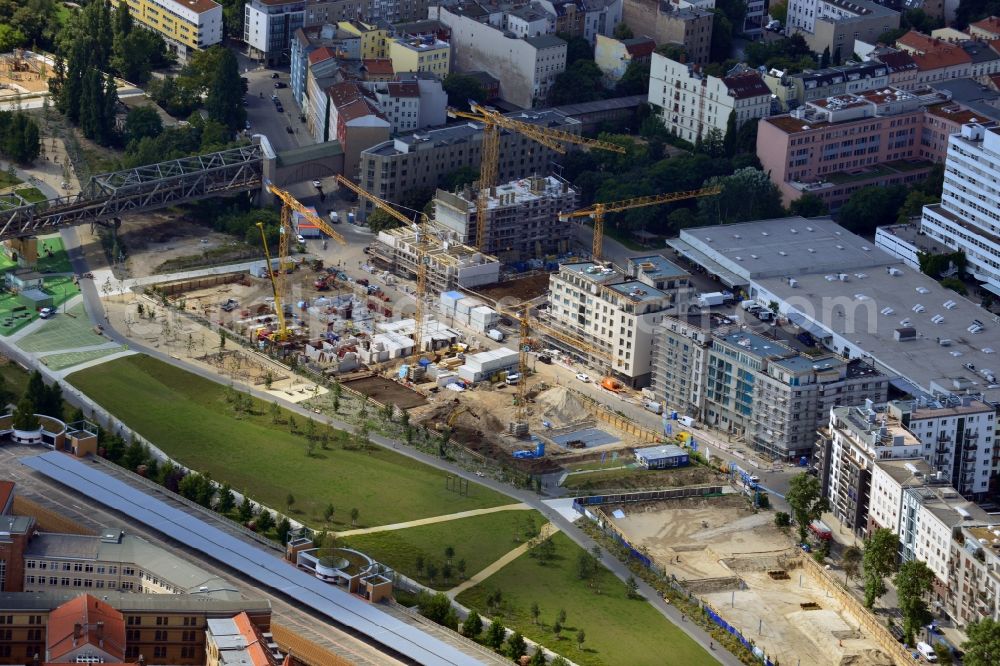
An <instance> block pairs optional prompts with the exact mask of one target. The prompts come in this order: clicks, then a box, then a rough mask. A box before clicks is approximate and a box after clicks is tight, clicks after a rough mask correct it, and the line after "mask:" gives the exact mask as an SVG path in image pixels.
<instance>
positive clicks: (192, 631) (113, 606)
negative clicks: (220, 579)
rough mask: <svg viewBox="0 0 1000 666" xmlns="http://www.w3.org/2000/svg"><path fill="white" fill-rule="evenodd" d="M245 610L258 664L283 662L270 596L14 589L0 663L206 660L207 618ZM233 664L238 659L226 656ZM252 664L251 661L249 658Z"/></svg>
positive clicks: (7, 599) (186, 664)
mask: <svg viewBox="0 0 1000 666" xmlns="http://www.w3.org/2000/svg"><path fill="white" fill-rule="evenodd" d="M236 616H241V617H242V618H243V619H241V623H245V624H244V626H246V627H247V630H248V631H249V627H253V631H254V632H255V634H256V635H257V636H258V641H259V643H260V646H261V647H262V648H263V650H262V651H261V652H262V654H261V655H260V656H261V658H262V659H263V661H255V662H252V663H255V664H259V665H260V666H277V665H278V664H282V663H284V662H285V656H284V655H282V654H281V653H280V651H279V649H278V647H277V645H276V644H275V643H274V641H273V639H272V638H271V636H270V634H269V633H268V631H269V629H270V623H271V605H270V602H268V601H267V600H265V599H248V600H244V599H235V600H231V601H224V600H219V599H206V598H199V599H195V598H193V597H190V596H184V595H171V594H166V595H163V594H128V593H120V592H102V593H101V594H96V593H94V594H93V595H91V594H87V593H80V592H69V591H53V592H33V593H27V592H23V593H22V592H13V593H2V594H0V617H3V618H4V620H5V622H4V625H5V626H4V636H5V639H4V640H3V642H2V645H3V646H4V648H5V649H3V650H0V664H31V663H38V662H33V659H34V658H35V655H40V656H42V655H44V663H47V664H55V663H78V664H79V663H91V664H92V663H135V662H136V660H137V659H138V657H139V656H140V655H142V657H143V659H144V660H145V663H146V664H150V665H151V666H152V665H157V664H164V665H166V664H170V665H172V666H195V665H198V666H200V665H203V664H205V663H206V662H205V659H206V647H207V644H208V640H207V634H208V625H209V623H210V622H213V621H215V620H218V619H229V618H232V617H236ZM224 663H227V664H228V663H233V662H224ZM245 663H251V662H245Z"/></svg>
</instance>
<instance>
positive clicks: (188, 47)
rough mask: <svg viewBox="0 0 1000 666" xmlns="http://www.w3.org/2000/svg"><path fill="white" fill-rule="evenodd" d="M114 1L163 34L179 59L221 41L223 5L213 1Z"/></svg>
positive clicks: (154, 30) (133, 17) (151, 28)
mask: <svg viewBox="0 0 1000 666" xmlns="http://www.w3.org/2000/svg"><path fill="white" fill-rule="evenodd" d="M115 4H116V5H117V7H118V9H119V10H122V9H125V10H127V11H128V13H129V14H131V15H132V20H134V21H135V22H136V23H138V24H139V25H141V26H142V27H144V28H146V29H148V30H152V31H153V32H155V33H157V34H159V35H160V36H161V37H163V39H164V40H165V41H166V42H167V48H169V49H170V50H171V51H173V52H174V53H176V54H177V55H178V57H179V58H180V59H181V60H182V61H185V60H187V58H188V57H189V56H190V54H191V51H197V50H199V49H207V48H208V47H209V46H212V45H213V44H218V43H219V42H221V41H222V5H220V4H219V3H217V2H215V1H214V0H186V1H185V0H117V2H116V3H115Z"/></svg>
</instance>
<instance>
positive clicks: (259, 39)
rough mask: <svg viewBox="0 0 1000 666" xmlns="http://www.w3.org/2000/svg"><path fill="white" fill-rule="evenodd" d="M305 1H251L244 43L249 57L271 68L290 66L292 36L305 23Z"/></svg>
mask: <svg viewBox="0 0 1000 666" xmlns="http://www.w3.org/2000/svg"><path fill="white" fill-rule="evenodd" d="M305 10H306V3H305V0H247V3H246V5H245V6H244V8H243V12H244V15H243V41H244V42H245V43H246V45H247V55H248V56H249V57H251V58H253V59H255V60H258V61H259V62H261V63H264V64H265V65H267V66H268V67H270V66H273V65H276V64H279V63H283V62H288V61H289V60H290V58H291V44H292V36H293V35H294V34H295V31H296V30H298V29H299V28H301V27H302V26H303V25H304V22H305Z"/></svg>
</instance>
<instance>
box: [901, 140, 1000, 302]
mask: <svg viewBox="0 0 1000 666" xmlns="http://www.w3.org/2000/svg"><path fill="white" fill-rule="evenodd" d="M998 176H1000V128H997V127H995V126H994V127H984V126H983V125H981V124H978V123H969V124H967V125H963V126H962V132H961V134H953V135H951V136H950V137H949V140H948V156H947V159H946V161H945V173H944V191H943V193H942V195H941V203H939V204H932V205H929V206H924V210H923V215H922V217H921V219H920V229H921V230H922V231H923V232H924V233H925V234H927V235H928V236H930V237H931V238H932V239H934V240H936V241H938V242H940V243H943V244H945V245H947V246H948V247H950V248H952V249H953V250H962V251H963V252H964V253H965V257H966V261H967V262H968V263H967V265H966V270H967V271H968V272H969V273H971V274H972V276H973V277H974V278H975V279H976V280H978V281H980V282H981V283H982V288H983V289H985V290H987V291H990V292H992V293H995V294H1000V223H998V222H1000V218H998V216H997V210H996V202H997V200H998V199H997V197H998V195H1000V190H998V188H997V178H998Z"/></svg>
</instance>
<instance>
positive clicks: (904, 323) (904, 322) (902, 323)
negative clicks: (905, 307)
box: [899, 317, 910, 326]
mask: <svg viewBox="0 0 1000 666" xmlns="http://www.w3.org/2000/svg"><path fill="white" fill-rule="evenodd" d="M899 325H900V326H909V325H910V318H909V317H907V318H906V319H901V320H900V322H899Z"/></svg>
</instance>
